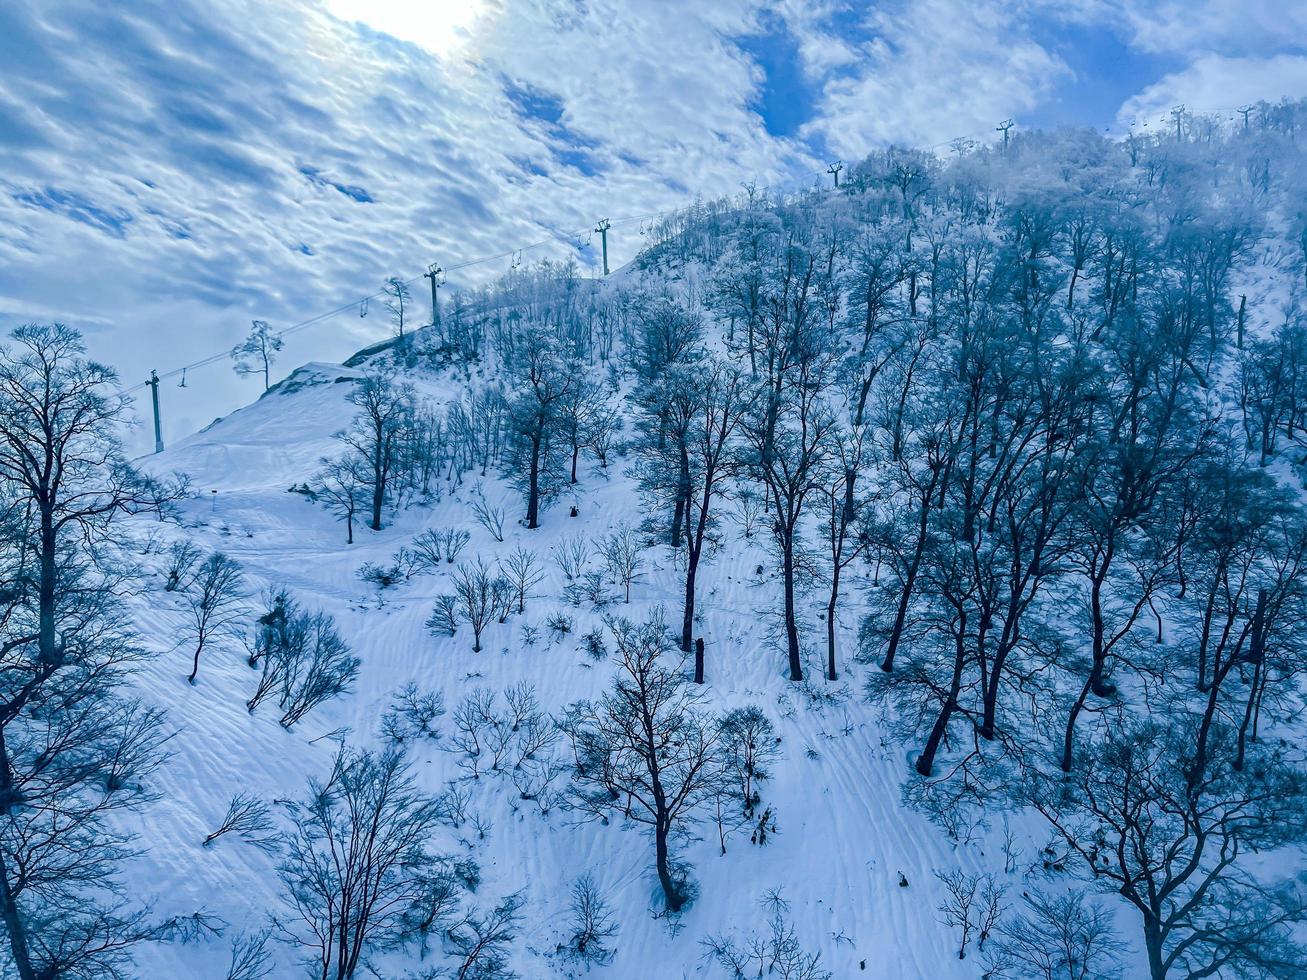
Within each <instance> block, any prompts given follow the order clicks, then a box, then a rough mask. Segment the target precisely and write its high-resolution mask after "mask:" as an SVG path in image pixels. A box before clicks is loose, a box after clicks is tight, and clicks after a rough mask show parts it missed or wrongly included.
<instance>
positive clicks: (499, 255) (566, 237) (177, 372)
mask: <svg viewBox="0 0 1307 980" xmlns="http://www.w3.org/2000/svg"><path fill="white" fill-rule="evenodd" d="M822 173H824V171H822V170H813V171H812V172H811V173H805V174H800V175H798V176H796V177H794V178H792V179H791V180H790V181H786V182H785V183H792V184H794V185H797V184H799V183H800V182H802V181H805V180H807V179H808V178H810V177H816V176H818V175H820V174H822ZM699 203H700V202H698V201H695V202H692V203H690V204H686V205H682V206H681V207H676V208H664V209H663V210H661V211H647V212H645V213H644V214H632V215H624V216H622V217H620V218H613V219H611V220H610V222H609V224H610V226H613V227H615V226H626V225H629V224H631V223H632V222H637V221H651V220H653V219H656V218H662V217H666V216H669V215H673V214H676V213H678V212H681V211H689V210H691V209H693V208H694V207H696V206H698V204H699ZM592 231H593V229H591V228H590V227H588V226H587V227H586V228H583V229H580V230H578V231H575V232H567V233H562V234H554V235H550V236H549V237H548V238H542V239H540V240H539V241H537V242H532V243H531V244H530V245H523V246H520V247H517V248H511V249H508V250H506V251H503V252H496V253H494V254H493V255H483V256H479V257H477V258H473V259H468V260H467V261H465V262H458V263H455V264H454V265H451V266H448V267H446V269H445V271H446V272H458V271H460V270H463V269H470V268H472V267H474V266H478V265H484V264H485V263H487V262H494V261H496V260H498V259H504V258H509V257H514V256H520V255H522V254H523V253H525V252H529V251H532V250H533V249H537V248H541V247H543V246H545V245H549V244H552V243H556V242H559V241H565V242H569V243H575V242H577V241H579V240H580V238H581V236H582V235H588V234H590V232H592ZM422 278H423V274H418V275H416V276H413V277H412V278H411V279H406V280H402V282H403V284H404V285H405V286H412V285H414V284H416V283H417V282H418V281H419V280H420V279H422ZM385 295H386V291H385V289H384V288H383V289H379V290H377V291H376V292H373V293H369V294H368V295H366V296H363V297H359V298H355V299H352V300H350V301H349V302H348V303H344V304H342V305H340V306H336V307H333V308H332V309H329V310H325V311H324V312H322V313H319V314H317V315H315V316H311V317H309V318H308V319H305V320H300V321H299V322H298V323H293V324H291V325H290V326H289V327H285V328H283V329H281V330H278V331H275V332H273V334H272V336H273V337H276V338H277V339H279V340H280V339H285V338H286V337H290V336H293V335H294V334H297V333H299V332H300V331H302V330H307V329H308V328H309V327H313V326H317V325H318V324H319V323H323V322H325V321H327V320H331V319H334V318H336V317H338V316H341V315H342V314H344V313H347V312H350V311H354V310H359V309H367V307H368V305H369V303H370V302H371V301H372V300H375V299H381V298H383V297H384V296H385ZM230 356H231V348H224V349H223V350H220V351H215V352H214V353H212V354H209V355H207V356H205V357H202V358H199V359H198V360H195V361H191V362H190V363H188V364H183V365H181V366H179V367H175V368H172V369H171V370H168V371H164V372H161V373H159V375H158V377H159V379H160V380H163V379H166V378H176V377H179V376H184V375H185V374H186V372H187V371H196V370H199V369H200V368H204V367H208V366H209V365H210V364H216V363H218V362H219V361H223V360H226V359H227V358H229V357H230ZM148 387H149V383H148V382H142V383H141V384H137V385H132V386H131V387H129V388H123V389H120V390H121V393H122V394H124V395H127V394H132V393H134V392H137V391H144V390H145V389H146V388H148ZM188 387H189V386H188Z"/></svg>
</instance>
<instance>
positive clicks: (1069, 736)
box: [1061, 674, 1094, 772]
mask: <svg viewBox="0 0 1307 980" xmlns="http://www.w3.org/2000/svg"><path fill="white" fill-rule="evenodd" d="M1093 685H1094V679H1093V676H1092V674H1091V676H1090V677H1089V679H1088V680H1086V681H1085V683H1084V686H1083V687H1081V688H1080V696H1079V697H1078V698H1076V701H1075V704H1073V705H1072V706H1071V713H1070V714H1069V715H1067V720H1066V733H1065V734H1064V735H1063V736H1062V762H1061V766H1062V771H1063V772H1070V771H1071V751H1072V747H1073V744H1074V742H1075V737H1076V719H1077V718H1079V717H1080V712H1081V711H1083V710H1084V707H1085V701H1086V700H1088V698H1089V692H1090V690H1092V688H1093Z"/></svg>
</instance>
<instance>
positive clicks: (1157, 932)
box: [1144, 915, 1166, 980]
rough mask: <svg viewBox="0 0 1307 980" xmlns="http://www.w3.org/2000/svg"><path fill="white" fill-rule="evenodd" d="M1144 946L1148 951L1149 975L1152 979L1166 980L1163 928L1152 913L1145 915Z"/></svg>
mask: <svg viewBox="0 0 1307 980" xmlns="http://www.w3.org/2000/svg"><path fill="white" fill-rule="evenodd" d="M1144 948H1145V949H1146V950H1147V951H1148V975H1149V976H1150V977H1151V980H1166V960H1165V958H1164V957H1163V956H1162V930H1161V929H1160V928H1159V927H1158V925H1157V923H1156V921H1155V920H1154V919H1153V917H1152V916H1150V915H1145V916H1144Z"/></svg>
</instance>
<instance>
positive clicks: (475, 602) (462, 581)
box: [453, 558, 498, 653]
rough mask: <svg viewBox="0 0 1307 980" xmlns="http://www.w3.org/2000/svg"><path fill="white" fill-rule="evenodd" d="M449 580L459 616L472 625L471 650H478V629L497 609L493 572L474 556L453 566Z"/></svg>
mask: <svg viewBox="0 0 1307 980" xmlns="http://www.w3.org/2000/svg"><path fill="white" fill-rule="evenodd" d="M453 584H454V595H455V596H457V597H458V602H459V606H460V611H461V612H462V613H463V618H464V619H466V620H467V624H468V625H469V626H471V627H472V652H473V653H480V652H481V633H482V631H483V630H484V629H485V628H486V626H488V625H489V624H490V623H491V622H492V621H493V620H494V618H495V614H496V610H497V609H498V602H497V596H496V594H495V588H494V576H492V575H491V574H490V570H489V569H488V568H486V566H485V563H484V562H482V561H481V559H480V558H478V559H476V561H474V562H465V563H463V564H461V565H459V566H458V568H456V569H455V570H454V582H453Z"/></svg>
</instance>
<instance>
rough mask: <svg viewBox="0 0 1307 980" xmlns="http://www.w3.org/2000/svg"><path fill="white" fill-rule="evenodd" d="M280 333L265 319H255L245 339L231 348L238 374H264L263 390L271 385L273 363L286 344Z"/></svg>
mask: <svg viewBox="0 0 1307 980" xmlns="http://www.w3.org/2000/svg"><path fill="white" fill-rule="evenodd" d="M285 343H286V342H285V341H284V340H282V338H281V335H280V334H276V333H273V332H272V330H270V329H269V327H268V324H267V322H266V321H264V320H255V321H254V326H253V328H251V330H250V332H249V334H248V335H247V336H246V337H245V339H244V340H243V341H241V342H240V343H239V344H237V345H236V346H235V347H233V348H232V349H231V359H232V362H233V367H234V369H235V371H236V373H237V374H241V375H245V374H262V375H263V390H264V391H267V390H268V388H269V387H270V381H271V372H272V363H273V361H275V360H276V359H277V353H278V352H279V351H280V350H281V348H282V347H283V346H284V345H285Z"/></svg>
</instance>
